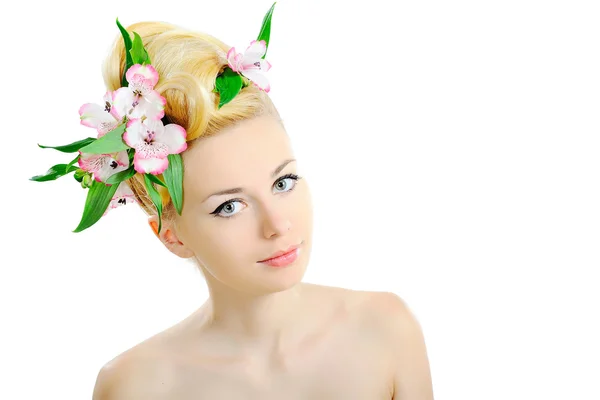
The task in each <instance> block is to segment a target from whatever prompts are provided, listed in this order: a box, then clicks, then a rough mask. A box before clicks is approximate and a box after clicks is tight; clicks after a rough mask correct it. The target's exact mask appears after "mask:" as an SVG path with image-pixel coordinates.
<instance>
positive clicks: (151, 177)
mask: <svg viewBox="0 0 600 400" xmlns="http://www.w3.org/2000/svg"><path fill="white" fill-rule="evenodd" d="M146 176H147V177H148V179H150V180H151V181H152V182H154V183H156V184H157V185H160V186H162V187H167V185H165V183H164V182H163V181H161V180H160V179H158V177H157V176H156V175H152V174H146Z"/></svg>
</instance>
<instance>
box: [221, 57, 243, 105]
mask: <svg viewBox="0 0 600 400" xmlns="http://www.w3.org/2000/svg"><path fill="white" fill-rule="evenodd" d="M242 83H243V80H242V77H241V76H240V75H239V74H238V73H237V72H234V71H233V70H232V69H231V68H229V67H227V68H225V70H224V71H223V73H222V74H221V75H219V76H217V79H216V81H215V88H216V89H217V92H218V93H219V108H221V107H223V106H224V105H225V104H227V103H229V102H230V101H231V100H233V98H234V97H235V96H237V94H238V93H239V92H240V90H241V89H242Z"/></svg>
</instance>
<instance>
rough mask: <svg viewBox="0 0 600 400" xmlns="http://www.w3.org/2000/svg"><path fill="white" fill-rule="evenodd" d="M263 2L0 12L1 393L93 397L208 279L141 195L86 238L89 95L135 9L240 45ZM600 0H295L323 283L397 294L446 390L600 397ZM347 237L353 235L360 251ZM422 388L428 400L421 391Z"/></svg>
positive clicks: (290, 59)
mask: <svg viewBox="0 0 600 400" xmlns="http://www.w3.org/2000/svg"><path fill="white" fill-rule="evenodd" d="M270 5H271V2H270V1H268V0H260V1H259V0H256V1H247V0H239V1H231V0H229V1H227V2H221V1H201V0H196V1H193V2H189V1H180V0H169V1H153V0H152V1H144V2H123V1H115V0H104V1H101V2H95V3H89V4H88V3H79V4H78V5H75V3H73V4H72V5H67V4H66V2H60V1H54V2H41V1H39V2H36V3H32V2H27V1H21V2H16V3H14V4H13V5H11V7H12V9H11V10H10V11H9V10H3V12H2V16H1V17H0V18H1V22H2V23H1V24H0V29H1V30H2V32H0V33H1V35H0V37H1V38H2V39H1V40H2V52H1V56H0V57H1V63H0V68H2V71H1V77H2V95H1V96H0V98H1V102H2V104H1V107H2V108H1V109H2V133H1V137H2V142H3V143H2V147H3V148H2V167H3V168H4V173H3V174H2V175H3V185H2V189H0V190H1V191H2V196H1V201H2V204H1V208H2V211H3V216H2V227H1V230H0V232H1V236H2V244H1V246H2V247H1V252H2V258H0V263H1V264H2V267H1V272H0V273H1V276H0V296H1V299H0V300H1V301H0V304H1V307H2V320H3V322H4V324H3V328H2V330H1V331H0V332H1V333H0V335H1V341H0V346H1V347H0V369H1V371H0V372H1V376H2V378H1V379H0V381H1V382H2V383H1V384H0V398H2V399H11V400H12V399H85V398H91V393H92V389H93V385H94V382H95V378H96V374H97V372H98V370H99V369H100V368H101V367H102V365H103V364H104V363H105V362H106V361H108V360H109V359H111V358H112V357H114V356H115V355H117V354H119V353H121V352H122V351H124V350H126V349H128V348H130V347H132V346H134V345H135V344H137V343H139V342H140V341H142V340H144V339H146V338H147V337H149V336H151V335H153V334H155V333H157V332H159V331H161V330H163V329H165V328H167V327H169V326H171V325H173V324H174V323H176V322H178V321H179V320H181V319H182V318H184V317H185V316H187V315H188V314H189V313H191V312H192V311H193V310H195V309H196V308H197V307H198V306H199V305H200V304H202V302H203V301H204V300H205V298H206V296H207V292H206V287H205V286H204V282H203V280H202V279H201V276H200V274H199V273H197V272H196V271H195V270H194V267H193V265H192V264H190V263H189V262H186V261H183V260H181V259H179V258H177V257H175V256H173V255H172V254H171V253H169V252H168V251H167V250H166V249H165V248H164V247H163V246H162V245H161V244H160V243H159V242H158V241H157V240H156V239H155V237H154V236H153V234H152V232H151V231H150V229H149V228H148V227H147V225H146V217H145V215H144V214H143V212H142V211H141V209H139V208H138V207H137V206H127V207H122V208H120V209H117V210H114V211H112V212H111V213H110V214H109V215H108V216H107V217H106V218H105V219H103V220H101V221H100V222H99V223H98V224H96V225H95V226H94V227H93V228H91V229H89V230H86V231H84V232H83V233H78V234H75V233H72V232H71V231H72V230H73V229H74V228H75V227H76V226H77V223H78V222H79V218H80V216H81V212H82V210H83V205H84V201H85V191H83V190H82V189H81V188H80V187H79V186H78V184H77V183H76V182H75V181H74V180H73V178H72V177H70V176H69V177H65V178H61V179H60V180H58V181H55V182H53V183H37V182H31V181H28V178H29V177H31V176H33V175H37V174H42V173H44V172H45V171H46V169H47V168H48V167H50V166H51V165H54V164H57V163H60V162H68V161H70V159H71V158H72V157H71V155H70V154H63V153H59V152H56V151H54V150H50V149H47V150H46V149H40V148H38V147H37V145H36V144H37V143H42V144H47V145H59V144H66V143H70V142H72V141H75V140H79V139H81V138H84V137H87V136H90V135H91V134H93V131H92V130H90V129H89V128H86V127H83V126H81V125H79V118H78V117H79V115H78V113H77V111H78V109H79V106H80V105H81V104H83V103H87V102H100V101H101V99H102V95H103V94H104V92H105V88H104V86H103V81H102V77H101V71H100V66H101V62H102V60H103V58H104V56H105V55H106V52H107V51H108V49H109V46H110V44H111V43H112V41H113V39H114V38H115V37H116V36H117V35H118V34H119V32H118V30H117V27H116V24H115V18H116V17H119V20H120V21H121V22H122V23H123V24H124V25H125V26H127V25H129V24H132V23H134V22H137V21H143V20H164V21H168V22H172V23H176V24H179V25H182V26H185V27H188V28H191V29H197V30H201V31H206V32H208V33H211V34H213V35H215V36H217V37H219V38H221V39H222V40H224V41H225V42H226V43H228V44H230V45H232V46H236V48H245V46H246V45H247V44H248V43H249V41H250V40H252V39H255V38H256V36H257V34H258V30H259V29H260V24H261V22H262V18H263V15H264V13H265V12H266V11H267V10H268V8H269V7H270ZM595 5H596V4H594V2H592V1H589V2H584V1H568V2H567V1H562V2H560V1H524V0H519V1H502V2H482V1H464V0H463V1H453V2H448V1H419V2H400V3H399V2H387V1H379V0H378V1H372V0H371V1H363V2H360V3H359V2H357V3H351V2H348V1H345V2H333V1H324V0H320V1H316V0H313V1H307V0H303V1H292V0H282V1H280V2H279V3H278V4H277V6H276V8H275V13H274V16H273V25H272V38H271V43H270V46H269V57H268V58H269V60H270V62H271V63H272V64H273V68H272V69H271V71H270V80H271V85H272V92H271V95H272V98H273V99H274V101H275V102H276V104H277V106H278V107H279V109H280V112H281V114H282V116H283V118H284V121H285V123H286V126H287V128H288V131H289V133H290V135H291V137H292V140H293V145H294V148H295V151H296V155H297V156H298V158H299V161H300V164H299V165H300V166H302V168H303V169H304V175H303V176H304V177H305V178H306V179H307V180H308V182H310V185H311V191H312V193H313V199H314V205H315V224H314V246H313V252H312V257H311V262H310V265H309V268H308V272H307V275H306V278H305V280H306V281H308V282H313V283H320V284H327V285H334V286H342V287H348V288H353V289H364V290H379V291H393V292H395V293H397V294H398V295H400V296H401V297H402V298H403V299H404V300H405V301H406V302H407V303H408V304H409V306H410V307H411V309H412V310H413V312H414V313H415V315H416V316H417V318H418V320H419V321H420V323H421V325H422V328H423V331H424V334H425V338H426V343H427V346H428V351H429V360H430V364H431V370H432V375H433V385H434V392H435V397H436V400H437V399H439V400H442V399H460V400H470V399H473V400H481V399H486V400H495V399H503V400H504V399H511V400H517V399H528V400H529V399H599V398H600V388H599V387H598V379H599V377H600V344H599V342H600V341H599V339H598V338H599V337H600V327H599V317H598V315H599V312H598V307H599V306H600V290H599V289H598V286H599V285H598V283H599V280H598V277H597V270H598V267H599V266H600V251H599V243H600V242H599V240H600V211H599V210H600V190H599V184H600V176H599V175H600V154H599V150H600V149H599V145H600V139H599V136H598V132H599V118H598V117H599V112H598V110H599V107H600V78H599V77H600V53H599V51H600V24H598V20H599V17H600V15H599V12H598V10H597V9H595V8H593V6H595ZM349 250H350V251H349ZM411 400H412V399H411Z"/></svg>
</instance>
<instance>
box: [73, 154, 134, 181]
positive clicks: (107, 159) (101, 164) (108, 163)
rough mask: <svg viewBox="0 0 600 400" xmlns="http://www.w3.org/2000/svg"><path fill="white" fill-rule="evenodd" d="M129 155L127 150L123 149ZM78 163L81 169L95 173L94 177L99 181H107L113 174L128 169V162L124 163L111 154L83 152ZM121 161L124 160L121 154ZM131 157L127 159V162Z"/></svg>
mask: <svg viewBox="0 0 600 400" xmlns="http://www.w3.org/2000/svg"><path fill="white" fill-rule="evenodd" d="M123 153H125V155H127V152H126V151H123ZM80 155H81V157H79V160H78V164H79V167H80V168H81V169H83V170H84V171H87V172H91V173H92V174H94V179H95V180H97V181H98V182H106V180H107V179H108V178H109V177H110V176H111V175H113V174H116V173H117V172H121V171H124V170H126V169H127V164H125V165H122V163H120V162H118V161H117V160H116V159H115V158H113V155H111V154H90V153H81V152H80ZM118 157H119V158H120V161H123V160H122V158H121V156H118ZM128 162H129V159H127V163H128Z"/></svg>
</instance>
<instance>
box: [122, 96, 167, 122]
mask: <svg viewBox="0 0 600 400" xmlns="http://www.w3.org/2000/svg"><path fill="white" fill-rule="evenodd" d="M165 104H167V100H166V99H165V98H164V97H162V96H161V95H160V94H158V92H157V91H155V90H153V91H151V92H150V93H148V94H147V95H146V96H144V97H140V98H139V101H138V104H137V105H136V106H135V108H134V110H133V112H132V113H131V118H142V116H144V115H145V116H146V118H150V119H161V118H162V117H164V116H165V111H164V108H165Z"/></svg>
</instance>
